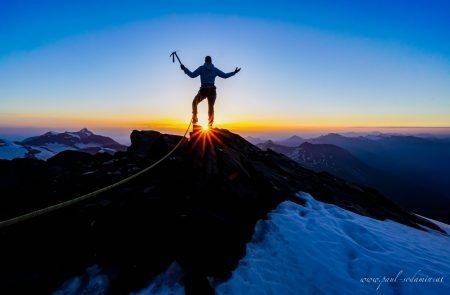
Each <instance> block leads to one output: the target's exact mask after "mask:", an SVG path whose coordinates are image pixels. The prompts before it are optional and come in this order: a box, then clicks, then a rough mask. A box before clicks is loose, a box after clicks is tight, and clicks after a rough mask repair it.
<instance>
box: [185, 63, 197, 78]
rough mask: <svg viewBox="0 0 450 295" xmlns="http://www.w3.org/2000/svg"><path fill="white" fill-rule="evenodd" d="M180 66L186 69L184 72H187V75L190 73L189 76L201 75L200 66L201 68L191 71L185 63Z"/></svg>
mask: <svg viewBox="0 0 450 295" xmlns="http://www.w3.org/2000/svg"><path fill="white" fill-rule="evenodd" d="M180 68H181V69H182V70H183V71H184V73H185V74H186V75H188V76H189V77H191V78H195V77H197V76H198V75H200V68H201V67H198V68H197V69H196V70H195V71H194V72H191V71H189V69H188V68H186V67H185V66H184V65H180Z"/></svg>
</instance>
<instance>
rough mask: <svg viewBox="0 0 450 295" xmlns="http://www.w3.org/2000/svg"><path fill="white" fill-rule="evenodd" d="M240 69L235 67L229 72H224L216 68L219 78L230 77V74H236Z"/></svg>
mask: <svg viewBox="0 0 450 295" xmlns="http://www.w3.org/2000/svg"><path fill="white" fill-rule="evenodd" d="M240 70H241V69H240V68H238V67H236V69H235V70H234V71H233V72H229V73H224V72H222V71H221V70H219V69H217V76H219V77H220V78H224V79H226V78H230V77H231V76H234V75H236V74H237V73H239V71H240Z"/></svg>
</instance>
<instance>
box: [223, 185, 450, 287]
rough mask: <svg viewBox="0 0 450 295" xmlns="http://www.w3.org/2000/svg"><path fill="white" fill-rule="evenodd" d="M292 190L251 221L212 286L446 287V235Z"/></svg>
mask: <svg viewBox="0 0 450 295" xmlns="http://www.w3.org/2000/svg"><path fill="white" fill-rule="evenodd" d="M298 196H299V197H301V198H303V199H306V200H307V203H306V207H303V206H300V205H297V204H295V203H293V202H283V203H281V204H280V205H279V206H278V207H277V208H276V209H275V210H274V211H273V212H271V213H270V214H269V216H268V218H267V220H261V221H259V222H258V223H257V225H256V228H255V234H254V236H253V238H252V241H251V242H250V243H249V244H248V245H247V254H246V256H245V257H244V258H243V259H242V260H241V261H240V263H239V265H238V267H237V269H236V270H235V271H234V272H233V274H232V277H231V278H230V279H229V280H228V281H226V282H224V283H222V284H220V285H218V286H217V287H216V291H217V293H218V294H247V295H249V294H450V237H449V236H448V235H445V234H442V233H439V232H436V231H432V230H430V231H421V230H417V229H414V228H411V227H409V226H405V225H402V224H399V223H397V222H394V221H390V220H386V221H380V220H376V219H372V218H369V217H365V216H361V215H358V214H355V213H353V212H350V211H347V210H344V209H342V208H339V207H337V206H334V205H330V204H326V203H322V202H319V201H316V200H314V198H313V197H312V196H311V195H309V194H306V193H300V194H298ZM449 228H450V227H448V226H447V227H446V228H445V229H444V230H449Z"/></svg>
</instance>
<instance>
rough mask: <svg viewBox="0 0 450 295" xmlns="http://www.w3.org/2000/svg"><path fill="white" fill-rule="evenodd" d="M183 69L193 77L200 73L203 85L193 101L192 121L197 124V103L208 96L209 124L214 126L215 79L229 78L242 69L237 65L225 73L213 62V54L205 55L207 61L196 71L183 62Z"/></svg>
mask: <svg viewBox="0 0 450 295" xmlns="http://www.w3.org/2000/svg"><path fill="white" fill-rule="evenodd" d="M180 67H181V69H182V70H183V71H184V72H185V74H186V75H188V76H189V77H191V78H195V77H197V76H198V75H200V81H201V83H202V84H201V87H200V90H199V91H198V93H197V95H196V96H195V97H194V100H193V101H192V122H193V123H194V125H195V124H197V122H198V117H197V105H198V104H199V102H201V101H202V100H204V99H205V98H208V126H209V127H212V125H213V122H214V103H215V102H216V96H217V94H216V86H214V80H215V79H216V76H219V77H221V78H224V79H226V78H229V77H231V76H234V75H235V74H236V73H238V72H239V71H240V70H241V69H240V68H238V67H236V69H235V70H234V71H233V72H230V73H226V74H225V73H224V72H222V71H221V70H219V69H218V68H216V67H214V65H213V64H212V60H211V56H207V57H205V63H204V64H203V65H202V66H199V67H198V68H197V69H196V70H195V71H194V72H191V71H189V70H188V68H186V67H185V66H184V65H183V64H181V65H180Z"/></svg>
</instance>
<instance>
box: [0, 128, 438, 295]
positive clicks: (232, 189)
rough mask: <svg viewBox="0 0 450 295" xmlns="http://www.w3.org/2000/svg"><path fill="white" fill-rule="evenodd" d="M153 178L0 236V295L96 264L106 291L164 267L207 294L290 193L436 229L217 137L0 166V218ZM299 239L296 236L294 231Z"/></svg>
mask: <svg viewBox="0 0 450 295" xmlns="http://www.w3.org/2000/svg"><path fill="white" fill-rule="evenodd" d="M180 140H182V143H181V145H180V147H179V148H178V149H177V150H176V151H175V152H174V153H173V154H171V156H170V157H169V158H167V159H166V160H165V161H163V162H161V163H160V164H159V165H158V166H156V167H155V168H154V169H152V170H150V171H148V172H146V173H145V174H143V175H141V176H139V177H137V178H135V179H133V180H131V181H130V182H127V183H125V184H123V185H121V186H119V187H116V188H114V189H112V190H110V191H107V192H104V193H102V194H100V195H98V196H95V197H93V198H91V199H88V200H86V201H83V202H81V203H78V204H76V205H74V206H71V207H67V208H64V209H62V210H59V211H56V212H53V213H50V214H47V215H45V216H41V217H37V218H34V219H31V220H28V221H25V222H23V223H19V224H15V225H13V226H10V227H6V228H2V229H0V239H1V241H2V242H1V249H2V251H0V256H1V257H0V261H1V269H2V274H1V280H2V283H1V284H0V292H1V293H2V294H41V293H44V294H45V293H49V292H52V291H55V290H57V289H59V288H60V287H61V286H62V285H63V284H64V282H66V281H67V280H68V279H70V278H71V277H74V276H79V275H80V274H83V273H84V272H85V270H86V269H87V268H88V267H90V266H92V265H98V266H99V267H101V269H102V270H104V273H105V275H107V276H108V278H109V282H110V285H109V286H108V292H109V293H110V294H127V293H129V292H133V291H137V290H140V289H142V288H144V287H145V286H146V284H147V283H148V281H149V280H151V279H152V278H154V277H155V276H157V275H158V274H160V273H161V272H162V271H163V270H165V269H167V267H168V266H169V265H171V264H172V263H173V262H176V263H177V264H178V265H179V266H180V267H181V268H182V271H183V278H184V279H183V280H184V286H185V291H186V293H187V294H212V293H214V289H213V287H212V286H211V281H210V280H209V279H208V278H214V280H215V281H218V282H220V281H224V280H227V279H228V278H229V277H230V275H231V273H232V271H233V270H234V269H235V268H236V266H237V264H238V262H239V261H240V259H241V258H242V257H244V255H245V250H246V244H247V242H248V241H249V240H250V239H251V237H252V235H253V231H254V228H255V224H256V223H257V222H258V221H259V220H261V219H264V218H265V216H266V215H267V214H268V213H269V212H270V211H271V210H273V209H274V208H275V207H276V206H277V205H278V204H279V203H280V202H282V201H285V200H290V201H293V202H296V203H297V204H299V205H302V204H303V201H302V199H300V198H298V197H295V194H296V193H297V192H299V191H303V192H307V193H309V194H311V195H312V196H314V198H316V199H317V200H320V201H322V202H326V203H333V204H335V205H337V206H339V207H342V208H344V209H347V210H350V211H353V212H355V213H358V214H360V215H365V216H369V217H372V218H375V219H379V220H384V219H390V220H394V221H397V222H399V223H402V224H405V225H408V226H411V227H414V228H418V229H423V230H427V228H430V229H434V230H438V231H441V230H440V228H439V227H438V226H436V225H435V224H434V223H431V222H430V221H428V220H425V219H423V218H420V217H418V216H417V215H415V214H412V213H409V212H407V211H406V210H403V209H402V208H401V207H399V206H397V205H396V204H394V203H393V202H391V201H390V200H388V199H386V198H385V197H383V196H382V195H381V194H379V193H378V192H377V191H376V190H374V189H371V188H368V187H363V186H359V185H356V184H352V183H349V182H346V181H344V180H342V179H340V178H337V177H335V176H333V175H331V174H328V173H316V172H313V171H311V170H308V169H306V168H304V167H302V166H301V165H299V164H298V163H296V162H294V161H293V160H291V159H289V158H287V157H286V156H284V155H281V154H279V153H276V152H274V151H272V150H267V151H263V150H261V149H259V148H258V147H256V146H254V145H252V144H251V143H249V142H247V141H246V140H245V139H243V138H242V137H241V136H239V135H237V134H234V133H232V132H230V131H228V130H223V129H211V130H209V131H208V132H206V131H205V132H204V131H199V132H197V133H195V134H192V135H191V137H190V138H189V139H187V138H182V137H180V136H175V135H168V134H161V133H159V132H156V131H133V132H132V134H131V146H130V147H129V148H128V149H127V151H124V152H117V153H115V154H113V155H110V154H106V153H102V154H94V155H91V154H87V153H83V152H79V151H64V152H61V153H59V154H57V155H56V156H54V157H52V158H50V159H48V160H47V161H42V160H37V159H14V160H1V161H0V191H1V192H2V196H1V199H0V202H1V206H0V217H1V220H5V219H8V218H11V217H14V216H17V215H20V214H23V213H26V212H30V211H33V210H37V209H40V208H44V207H47V206H49V205H53V204H55V203H59V202H62V201H65V200H69V199H72V198H74V197H77V196H80V195H82V194H85V193H88V192H91V191H94V190H96V189H99V188H102V187H104V186H107V185H109V184H112V183H114V182H116V181H119V180H121V179H123V178H125V177H127V176H130V175H132V174H134V173H136V172H138V171H140V170H142V169H144V168H145V167H147V166H149V165H151V164H152V163H154V162H155V161H157V160H158V159H160V158H161V157H162V156H164V155H165V154H167V153H168V152H169V151H170V150H171V149H172V148H174V146H175V145H176V144H177V143H178V142H179V141H180ZM298 234H299V235H301V234H302V233H301V232H299V233H298Z"/></svg>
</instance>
